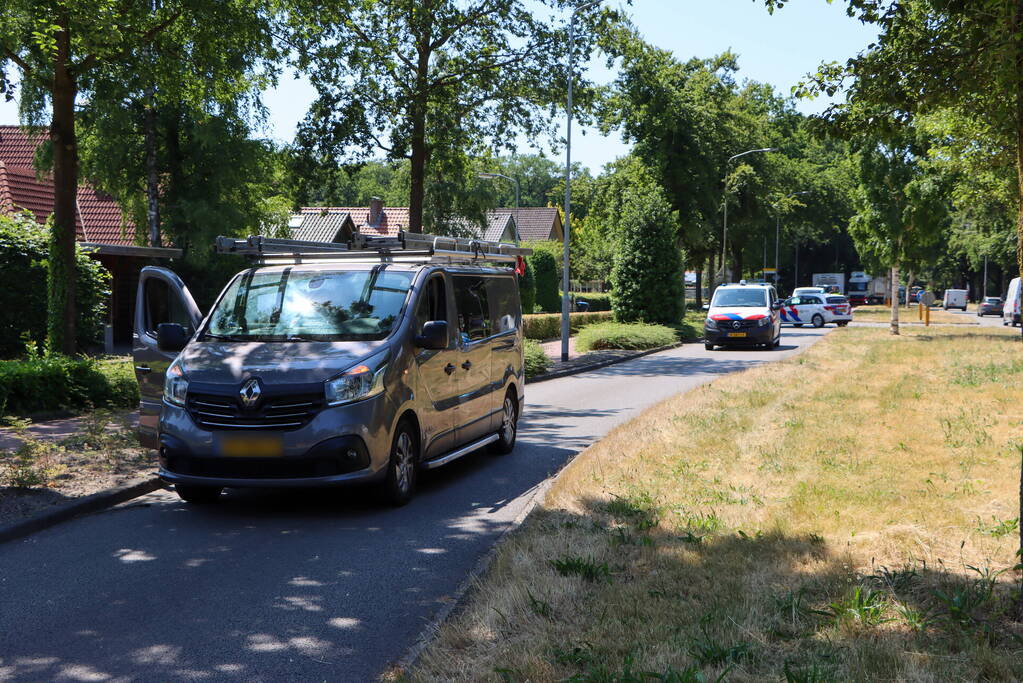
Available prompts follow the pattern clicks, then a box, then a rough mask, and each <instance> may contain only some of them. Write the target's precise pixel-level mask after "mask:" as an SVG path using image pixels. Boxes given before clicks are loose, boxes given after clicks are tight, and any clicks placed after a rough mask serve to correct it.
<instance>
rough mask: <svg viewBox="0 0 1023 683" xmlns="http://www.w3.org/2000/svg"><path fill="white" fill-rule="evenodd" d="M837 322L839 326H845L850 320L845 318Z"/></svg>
mask: <svg viewBox="0 0 1023 683" xmlns="http://www.w3.org/2000/svg"><path fill="white" fill-rule="evenodd" d="M835 324H836V325H838V326H839V327H845V326H846V325H848V324H849V321H848V320H843V321H841V322H837V323H835Z"/></svg>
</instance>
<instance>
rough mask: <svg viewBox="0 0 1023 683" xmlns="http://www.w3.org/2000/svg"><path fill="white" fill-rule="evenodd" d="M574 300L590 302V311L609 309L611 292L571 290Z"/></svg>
mask: <svg viewBox="0 0 1023 683" xmlns="http://www.w3.org/2000/svg"><path fill="white" fill-rule="evenodd" d="M572 296H574V297H575V300H576V301H585V302H587V303H589V304H590V310H589V312H590V313H599V312H600V311H610V310H611V294H610V293H609V292H572Z"/></svg>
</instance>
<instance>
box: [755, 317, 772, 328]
mask: <svg viewBox="0 0 1023 683" xmlns="http://www.w3.org/2000/svg"><path fill="white" fill-rule="evenodd" d="M770 324H771V316H766V317H764V318H761V319H760V320H758V321H757V325H759V326H760V327H767V326H768V325H770Z"/></svg>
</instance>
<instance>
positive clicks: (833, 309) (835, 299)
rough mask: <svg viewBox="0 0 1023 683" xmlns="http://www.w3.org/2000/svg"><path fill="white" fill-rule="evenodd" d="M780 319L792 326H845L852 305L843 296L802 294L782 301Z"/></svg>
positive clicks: (847, 322)
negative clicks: (833, 324) (829, 324)
mask: <svg viewBox="0 0 1023 683" xmlns="http://www.w3.org/2000/svg"><path fill="white" fill-rule="evenodd" d="M781 320H782V322H783V323H789V324H791V325H792V326H793V327H802V326H803V325H806V324H810V325H813V326H814V327H824V325H826V324H827V323H835V324H836V325H838V326H839V327H845V326H846V325H848V324H849V322H850V321H851V320H852V306H851V305H850V304H849V300H848V299H847V298H846V297H844V296H839V295H834V294H802V295H800V296H793V297H789V299H787V300H786V301H784V302H782V307H781Z"/></svg>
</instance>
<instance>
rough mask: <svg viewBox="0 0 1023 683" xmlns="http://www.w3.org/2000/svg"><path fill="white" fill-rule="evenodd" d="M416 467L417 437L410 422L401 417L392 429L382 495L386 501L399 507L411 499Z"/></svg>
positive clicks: (416, 472)
mask: <svg viewBox="0 0 1023 683" xmlns="http://www.w3.org/2000/svg"><path fill="white" fill-rule="evenodd" d="M418 467H419V439H417V438H416V432H415V430H414V429H413V427H412V425H411V423H410V422H409V421H408V420H406V419H402V421H401V422H399V423H398V428H397V429H396V430H394V439H393V440H392V441H391V455H390V458H389V459H388V461H387V475H386V476H385V477H384V485H383V486H384V496H385V497H386V498H387V502H389V503H390V504H391V505H393V506H395V507H400V506H402V505H404V504H405V503H407V502H409V501H410V500H412V496H413V495H414V494H415V491H416V475H417V474H418Z"/></svg>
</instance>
